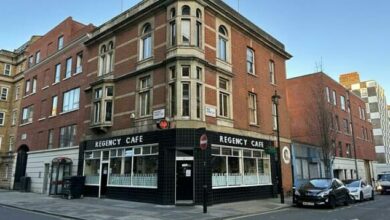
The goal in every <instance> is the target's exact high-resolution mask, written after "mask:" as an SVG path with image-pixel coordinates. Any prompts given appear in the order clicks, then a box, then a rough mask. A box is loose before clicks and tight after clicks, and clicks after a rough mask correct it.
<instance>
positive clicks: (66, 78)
mask: <svg viewBox="0 0 390 220" xmlns="http://www.w3.org/2000/svg"><path fill="white" fill-rule="evenodd" d="M71 77H72V76H68V77H65V78H63V79H62V81H65V80H68V79H70V78H71Z"/></svg>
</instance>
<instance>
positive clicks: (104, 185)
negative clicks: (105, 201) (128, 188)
mask: <svg viewBox="0 0 390 220" xmlns="http://www.w3.org/2000/svg"><path fill="white" fill-rule="evenodd" d="M101 172H102V175H101V180H100V196H101V197H102V196H103V197H104V196H105V195H106V193H107V176H108V163H103V164H102V171H101Z"/></svg>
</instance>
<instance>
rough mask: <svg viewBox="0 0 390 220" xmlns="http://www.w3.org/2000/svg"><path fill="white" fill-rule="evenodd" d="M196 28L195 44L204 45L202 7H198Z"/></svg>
mask: <svg viewBox="0 0 390 220" xmlns="http://www.w3.org/2000/svg"><path fill="white" fill-rule="evenodd" d="M196 18H197V20H196V29H195V45H196V46H197V47H201V46H202V35H203V32H202V12H201V11H200V9H196Z"/></svg>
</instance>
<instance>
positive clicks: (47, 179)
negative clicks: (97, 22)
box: [14, 17, 94, 194]
mask: <svg viewBox="0 0 390 220" xmlns="http://www.w3.org/2000/svg"><path fill="white" fill-rule="evenodd" d="M93 28H94V27H93V26H92V25H84V24H81V23H79V22H77V21H74V20H73V19H72V18H71V17H69V18H67V19H66V20H64V21H63V22H61V23H60V24H59V25H58V26H56V27H55V28H53V29H52V30H50V31H49V32H48V33H46V34H45V35H43V36H42V37H41V38H40V39H38V40H36V41H35V42H33V43H31V44H30V45H29V47H28V48H27V53H28V67H27V69H26V70H25V72H24V78H25V84H24V90H21V91H20V96H21V97H22V101H21V109H20V111H21V117H20V125H19V128H18V133H17V136H15V137H16V139H17V140H16V147H17V149H18V160H17V163H16V168H15V180H14V182H15V188H16V189H18V188H20V187H21V177H22V176H28V177H30V178H31V190H32V191H33V192H39V193H50V194H57V193H60V192H61V187H62V179H63V177H64V176H69V175H75V174H76V173H77V165H78V156H79V155H78V154H79V150H78V146H79V140H80V139H81V136H82V135H83V133H84V132H83V131H84V123H83V118H84V115H83V114H84V111H83V106H84V103H85V99H84V96H82V95H80V94H82V93H83V91H84V90H85V89H86V88H87V87H88V83H87V81H86V78H87V76H86V74H85V73H84V71H83V65H84V63H85V62H84V58H83V57H84V56H85V54H84V45H83V42H84V41H85V40H86V39H87V37H88V36H87V33H88V32H90V31H91V30H92V29H93ZM80 108H81V109H80Z"/></svg>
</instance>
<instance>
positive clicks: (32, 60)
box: [28, 55, 34, 68]
mask: <svg viewBox="0 0 390 220" xmlns="http://www.w3.org/2000/svg"><path fill="white" fill-rule="evenodd" d="M33 65H34V56H32V55H31V56H30V57H29V58H28V67H29V68H30V67H32V66H33Z"/></svg>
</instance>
